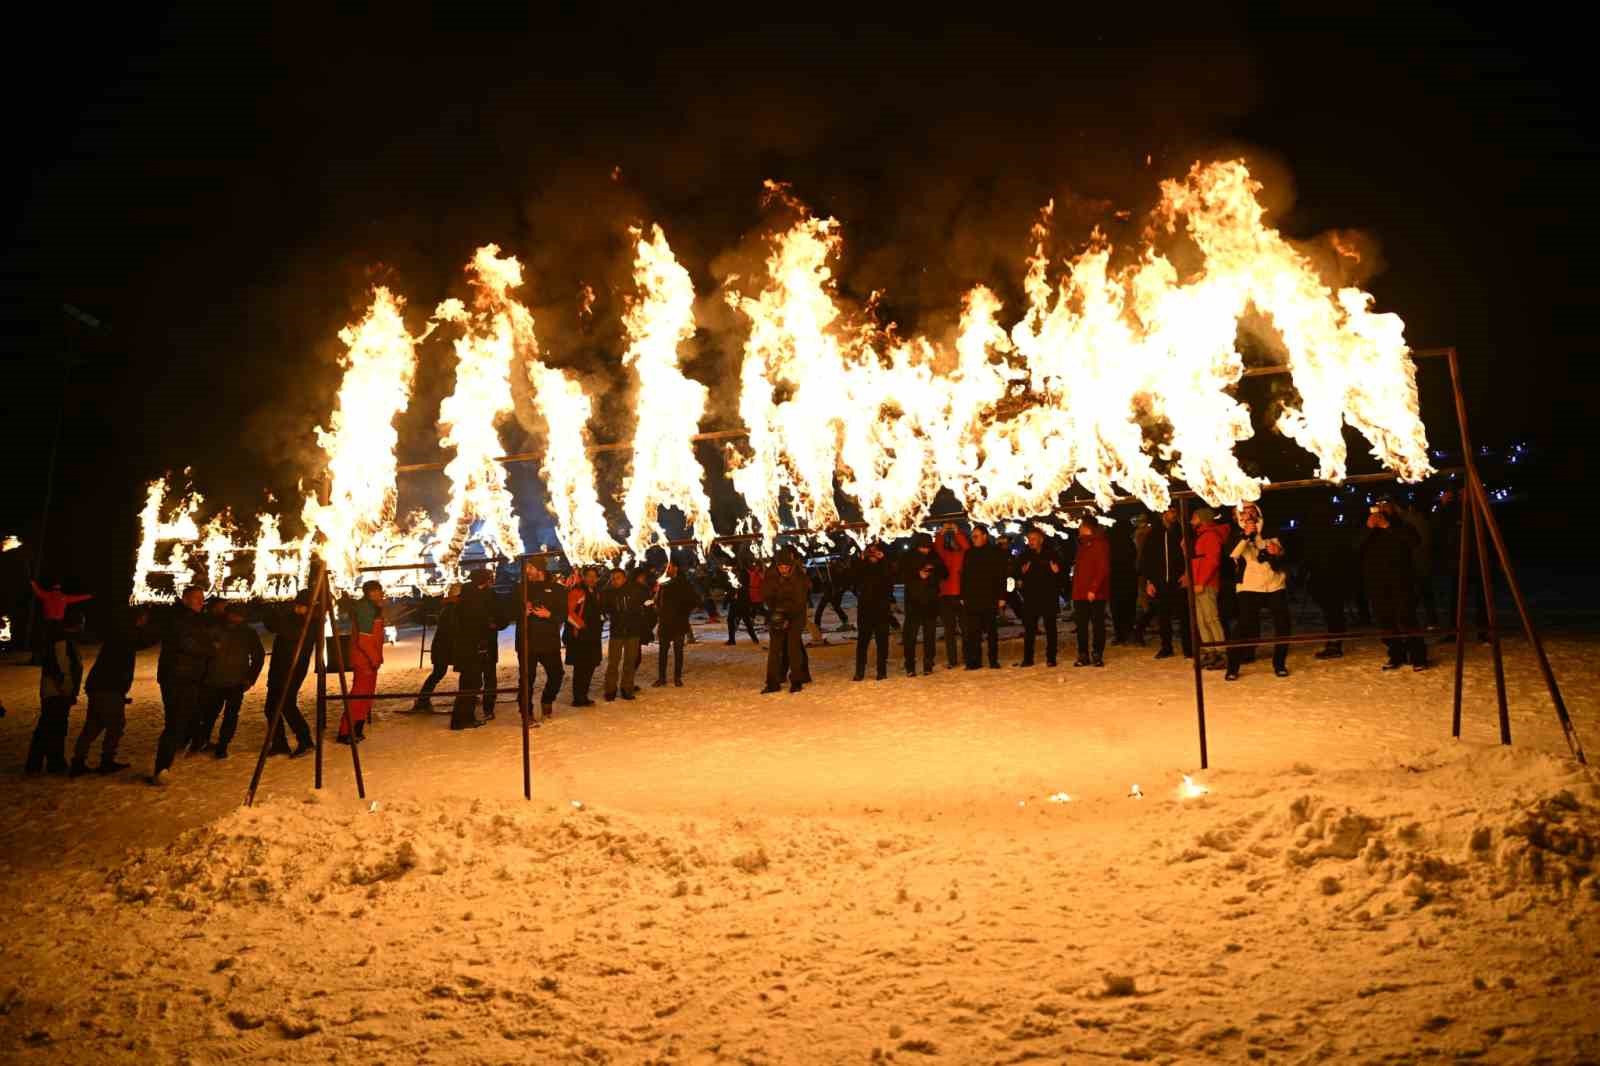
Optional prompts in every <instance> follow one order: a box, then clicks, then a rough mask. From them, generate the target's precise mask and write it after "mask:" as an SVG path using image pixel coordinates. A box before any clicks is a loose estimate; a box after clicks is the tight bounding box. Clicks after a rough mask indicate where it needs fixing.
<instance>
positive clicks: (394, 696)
mask: <svg viewBox="0 0 1600 1066" xmlns="http://www.w3.org/2000/svg"><path fill="white" fill-rule="evenodd" d="M516 691H517V690H516V689H515V688H491V689H481V688H469V689H457V690H456V691H455V692H369V693H367V694H366V695H365V696H357V695H354V694H351V693H345V694H343V695H339V696H335V695H333V694H331V693H330V694H329V695H328V702H330V703H349V702H350V701H351V700H415V699H421V698H422V697H424V696H427V697H429V698H432V697H434V696H438V697H440V698H443V697H445V696H482V695H483V694H484V693H485V692H488V693H489V694H490V695H494V696H507V695H510V694H511V693H513V692H516Z"/></svg>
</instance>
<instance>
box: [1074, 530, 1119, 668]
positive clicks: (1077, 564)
mask: <svg viewBox="0 0 1600 1066" xmlns="http://www.w3.org/2000/svg"><path fill="white" fill-rule="evenodd" d="M1110 598H1111V540H1110V538H1108V537H1107V536H1106V535H1105V533H1103V532H1102V531H1101V529H1100V522H1099V520H1098V519H1096V518H1095V516H1094V515H1092V514H1091V515H1084V517H1083V521H1082V522H1081V523H1079V525H1078V555H1077V558H1076V559H1074V561H1073V564H1072V617H1073V621H1074V623H1075V625H1076V628H1077V631H1078V658H1077V661H1076V662H1074V663H1073V664H1072V665H1073V666H1088V665H1089V664H1090V663H1093V664H1094V665H1095V666H1104V665H1105V664H1106V659H1105V651H1106V601H1107V600H1109V599H1110ZM1091 628H1092V629H1093V630H1094V648H1093V656H1094V657H1093V658H1092V659H1091V658H1090V651H1091V649H1090V647H1089V631H1090V629H1091Z"/></svg>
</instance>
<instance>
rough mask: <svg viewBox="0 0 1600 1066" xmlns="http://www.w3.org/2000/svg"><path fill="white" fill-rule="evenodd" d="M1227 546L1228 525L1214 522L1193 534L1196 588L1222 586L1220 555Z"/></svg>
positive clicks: (1193, 563) (1192, 564) (1193, 564)
mask: <svg viewBox="0 0 1600 1066" xmlns="http://www.w3.org/2000/svg"><path fill="white" fill-rule="evenodd" d="M1227 547H1228V527H1227V526H1224V525H1221V524H1215V525H1209V526H1201V527H1200V529H1199V531H1198V532H1196V533H1195V535H1194V562H1192V563H1191V564H1190V566H1192V567H1193V572H1194V587H1195V588H1196V589H1216V588H1221V587H1222V556H1223V553H1224V552H1225V551H1226V550H1227Z"/></svg>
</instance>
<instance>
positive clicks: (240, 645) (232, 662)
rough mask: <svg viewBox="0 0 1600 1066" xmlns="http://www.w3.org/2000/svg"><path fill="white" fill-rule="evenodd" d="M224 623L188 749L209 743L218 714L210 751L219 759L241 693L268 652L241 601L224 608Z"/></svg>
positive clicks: (236, 722) (233, 723)
mask: <svg viewBox="0 0 1600 1066" xmlns="http://www.w3.org/2000/svg"><path fill="white" fill-rule="evenodd" d="M223 618H224V621H223V624H222V625H221V626H219V627H217V629H216V631H215V635H216V638H217V650H216V653H215V654H214V655H212V656H211V665H210V666H208V667H207V668H206V677H205V682H204V684H203V685H202V689H201V706H200V715H199V717H198V719H197V720H196V726H195V730H194V734H193V735H192V736H191V737H190V738H189V750H190V751H192V752H198V751H204V750H205V749H206V748H207V747H209V746H210V744H211V729H212V727H213V726H214V725H216V722H217V718H218V716H221V718H222V728H221V729H220V730H218V732H217V746H216V749H215V751H214V752H213V754H215V755H216V757H217V758H219V759H226V758H227V757H228V745H229V744H231V743H232V742H233V735H234V733H236V732H237V731H238V729H239V708H240V707H242V706H243V705H244V694H245V693H246V692H248V691H249V690H250V688H251V687H252V686H253V685H254V684H255V683H256V679H257V678H259V677H260V676H261V667H262V665H263V664H264V663H265V662H266V658H267V653H266V650H265V649H264V648H262V646H261V638H260V637H259V636H257V635H256V631H255V629H254V627H252V626H250V625H249V624H248V623H246V622H245V611H244V604H242V603H230V604H228V605H227V606H226V607H225V608H224V609H223Z"/></svg>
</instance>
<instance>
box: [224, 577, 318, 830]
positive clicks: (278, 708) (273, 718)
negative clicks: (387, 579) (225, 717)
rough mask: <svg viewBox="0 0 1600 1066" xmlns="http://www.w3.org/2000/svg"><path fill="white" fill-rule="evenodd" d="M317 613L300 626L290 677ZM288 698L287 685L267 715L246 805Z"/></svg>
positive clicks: (257, 784)
mask: <svg viewBox="0 0 1600 1066" xmlns="http://www.w3.org/2000/svg"><path fill="white" fill-rule="evenodd" d="M325 565H326V564H325V563H323V562H322V561H321V560H320V559H319V560H318V561H317V566H318V577H317V578H316V579H314V580H320V579H321V577H320V574H321V568H322V567H324V566H325ZM315 615H316V611H314V610H311V611H307V612H306V620H305V622H304V623H303V624H302V625H301V626H300V635H299V636H298V637H296V638H295V642H294V655H293V657H292V658H291V659H290V661H289V676H290V677H292V676H294V667H295V664H296V663H298V662H299V661H300V651H301V649H302V648H304V647H305V646H306V637H307V636H308V635H309V634H310V632H311V626H312V621H313V619H314V617H315ZM288 700H289V689H288V687H287V686H285V687H284V688H283V690H282V691H280V692H279V693H278V702H277V703H275V704H273V706H272V710H271V711H270V712H269V713H268V715H267V735H266V737H265V738H264V739H263V740H262V741H261V754H260V755H259V756H258V757H257V758H256V769H255V773H253V774H251V775H250V790H249V791H248V792H246V793H245V797H244V805H245V806H246V807H249V806H252V805H254V803H255V801H256V789H257V788H259V787H260V786H261V774H262V771H264V770H265V769H266V766H267V752H269V751H270V750H271V749H272V741H273V739H274V738H275V737H277V735H278V730H279V729H280V728H281V727H282V725H283V708H284V705H285V704H286V703H287V702H288Z"/></svg>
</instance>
